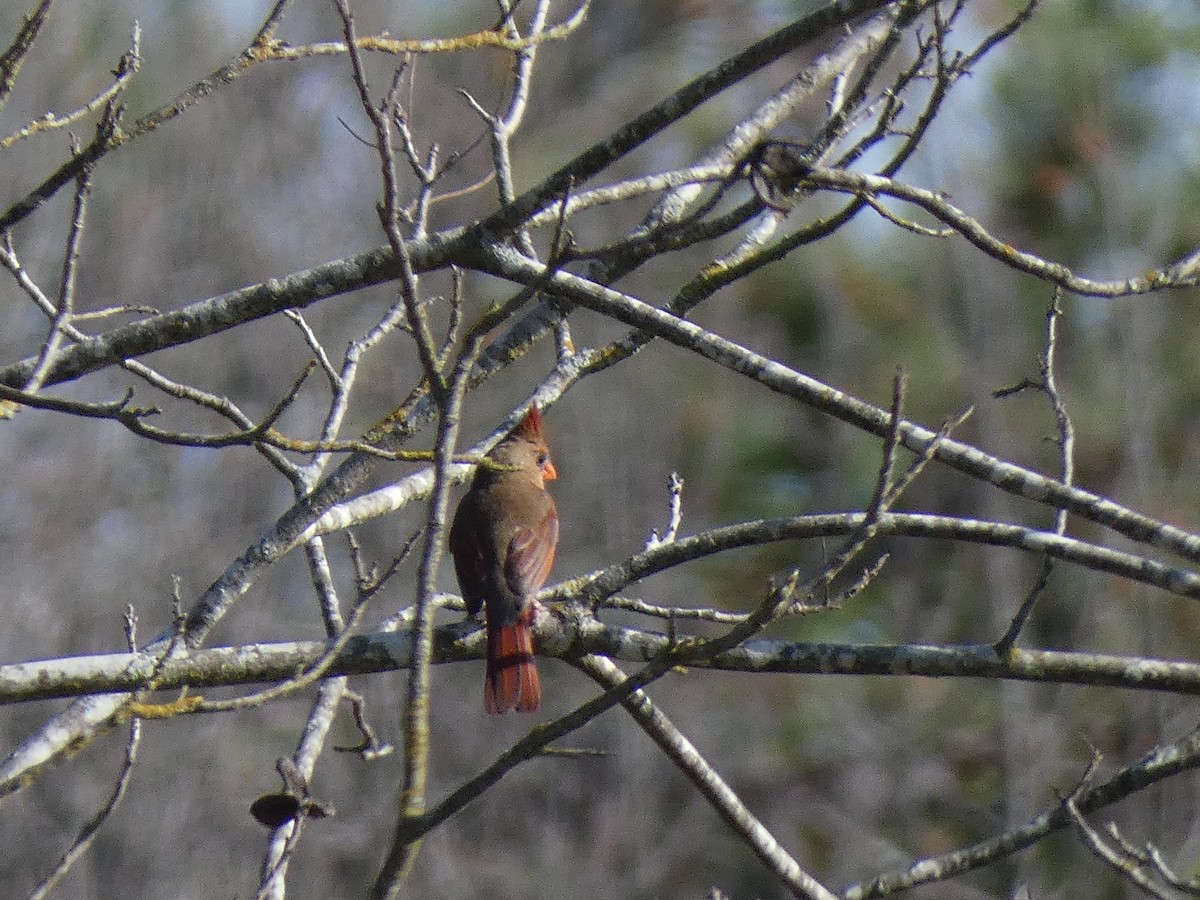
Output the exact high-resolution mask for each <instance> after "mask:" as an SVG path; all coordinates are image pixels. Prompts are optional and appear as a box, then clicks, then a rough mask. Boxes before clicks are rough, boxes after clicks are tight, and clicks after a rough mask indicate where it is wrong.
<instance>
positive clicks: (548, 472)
mask: <svg viewBox="0 0 1200 900" xmlns="http://www.w3.org/2000/svg"><path fill="white" fill-rule="evenodd" d="M557 477H558V469H556V468H554V463H552V462H548V463H546V465H544V466H542V481H553V480H554V479H555V478H557Z"/></svg>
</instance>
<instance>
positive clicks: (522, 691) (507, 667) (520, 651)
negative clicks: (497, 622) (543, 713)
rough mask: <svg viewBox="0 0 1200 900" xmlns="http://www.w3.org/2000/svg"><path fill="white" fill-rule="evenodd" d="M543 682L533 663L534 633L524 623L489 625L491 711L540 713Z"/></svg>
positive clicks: (487, 703) (487, 698)
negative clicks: (499, 625)
mask: <svg viewBox="0 0 1200 900" xmlns="http://www.w3.org/2000/svg"><path fill="white" fill-rule="evenodd" d="M541 702H542V682H541V679H539V678H538V670H537V666H535V665H534V662H533V635H532V634H531V633H530V630H529V626H528V625H527V624H524V623H522V622H518V623H517V624H515V625H503V626H501V627H499V628H493V627H492V626H491V624H490V623H489V624H488V642H487V683H486V684H485V685H484V689H483V705H484V707H485V708H486V709H487V711H488V712H489V713H492V714H493V715H495V714H496V713H504V712H508V711H509V710H510V709H515V710H517V711H518V712H536V711H537V708H538V707H539V706H540V705H541Z"/></svg>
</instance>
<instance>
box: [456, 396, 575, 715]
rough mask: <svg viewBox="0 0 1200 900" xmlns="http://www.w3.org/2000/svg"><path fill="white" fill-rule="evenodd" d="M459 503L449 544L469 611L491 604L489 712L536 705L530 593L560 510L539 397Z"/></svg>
mask: <svg viewBox="0 0 1200 900" xmlns="http://www.w3.org/2000/svg"><path fill="white" fill-rule="evenodd" d="M488 460H489V461H490V462H491V463H494V464H495V465H488V464H487V463H484V464H481V465H480V466H479V467H478V468H477V469H476V470H475V480H474V481H472V482H471V488H470V490H468V491H467V493H466V495H465V496H464V497H463V498H462V500H461V501H460V502H459V504H458V511H457V512H456V513H455V514H454V524H453V525H452V526H451V528H450V552H451V553H452V554H453V556H454V568H455V571H456V572H457V573H458V584H459V587H461V588H462V592H463V598H464V599H465V600H466V601H467V612H468V614H469V615H471V616H476V615H478V614H479V611H480V609H486V614H487V682H486V684H485V686H484V694H483V700H484V707H485V708H486V709H487V711H488V712H489V713H503V712H508V711H509V710H510V709H516V710H519V711H521V712H533V711H534V710H536V709H537V708H538V706H539V705H540V704H541V698H542V687H541V682H540V680H539V679H538V672H537V667H536V665H535V664H534V660H533V636H532V634H531V633H530V626H531V625H532V624H533V595H534V594H536V593H537V592H538V590H539V589H540V588H541V586H542V585H543V584H545V582H546V578H547V577H548V576H549V575H550V569H551V567H552V566H553V565H554V551H555V548H556V547H557V546H558V510H557V509H556V508H555V505H554V498H553V497H551V496H550V494H549V493H548V492H547V491H546V484H545V483H546V482H547V481H553V480H554V479H555V478H557V477H558V473H557V472H556V471H555V469H554V463H552V462H551V461H550V448H549V447H548V446H547V445H546V439H545V437H544V436H543V435H542V418H541V414H540V413H539V412H538V408H537V406H536V404H535V405H534V406H532V407H530V409H529V412H528V413H526V414H525V418H523V419H522V420H521V422H520V424H518V425H517V427H516V428H514V429H513V430H512V433H510V434H509V435H508V437H506V438H505V439H504V440H502V441H501V442H500V443H499V444H497V445H496V446H495V447H494V448H493V449H492V452H491V453H489V454H488Z"/></svg>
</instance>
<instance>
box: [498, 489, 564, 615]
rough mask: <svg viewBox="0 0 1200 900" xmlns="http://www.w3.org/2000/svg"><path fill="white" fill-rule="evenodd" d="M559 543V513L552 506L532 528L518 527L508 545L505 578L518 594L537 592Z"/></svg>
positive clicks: (544, 581) (549, 567) (511, 588)
mask: <svg viewBox="0 0 1200 900" xmlns="http://www.w3.org/2000/svg"><path fill="white" fill-rule="evenodd" d="M557 546H558V512H557V511H556V510H555V509H554V506H553V505H551V506H550V508H549V509H548V510H547V511H546V515H545V516H543V517H542V521H541V522H540V523H539V524H538V525H537V526H536V527H534V528H524V527H522V528H518V529H517V533H516V534H514V535H513V539H512V541H511V542H510V543H509V545H508V557H507V559H505V561H504V577H505V579H506V580H507V581H508V586H509V589H510V590H511V591H512V592H513V593H514V594H516V595H517V596H518V597H529V596H531V595H533V594H536V593H537V592H538V590H539V589H540V588H541V586H542V585H543V584H545V583H546V579H547V578H548V577H549V576H550V569H551V568H552V567H553V566H554V551H555V548H557Z"/></svg>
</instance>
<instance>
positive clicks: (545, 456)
mask: <svg viewBox="0 0 1200 900" xmlns="http://www.w3.org/2000/svg"><path fill="white" fill-rule="evenodd" d="M548 462H550V454H549V453H539V454H538V458H537V464H538V468H539V469H544V468H546V463H548Z"/></svg>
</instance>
